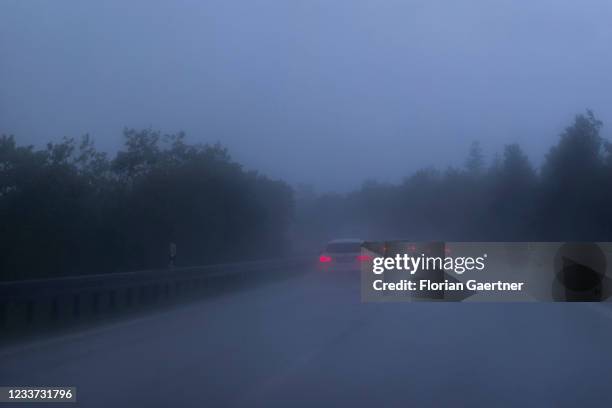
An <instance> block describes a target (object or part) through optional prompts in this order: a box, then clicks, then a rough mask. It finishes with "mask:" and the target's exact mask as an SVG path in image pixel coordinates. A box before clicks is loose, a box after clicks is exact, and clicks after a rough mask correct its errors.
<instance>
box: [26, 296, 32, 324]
mask: <svg viewBox="0 0 612 408" xmlns="http://www.w3.org/2000/svg"><path fill="white" fill-rule="evenodd" d="M33 322H34V301H33V300H31V299H28V301H27V303H26V323H27V324H28V325H30V324H32V323H33Z"/></svg>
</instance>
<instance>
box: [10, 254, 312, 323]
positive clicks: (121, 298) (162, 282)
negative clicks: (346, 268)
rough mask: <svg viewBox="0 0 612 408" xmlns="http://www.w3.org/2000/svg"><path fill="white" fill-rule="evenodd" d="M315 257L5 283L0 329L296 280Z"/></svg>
mask: <svg viewBox="0 0 612 408" xmlns="http://www.w3.org/2000/svg"><path fill="white" fill-rule="evenodd" d="M312 265H314V261H313V257H310V256H309V257H298V258H287V259H277V260H263V261H252V262H243V263H233V264H219V265H207V266H197V267H187V268H172V269H164V270H149V271H137V272H124V273H111V274H102V275H84V276H70V277H62V278H53V279H36V280H27V281H15V282H2V283H0V329H1V330H5V331H23V330H26V331H27V330H28V329H29V328H44V327H49V326H51V327H53V326H60V325H67V324H71V323H78V322H86V321H90V320H95V319H97V318H100V317H103V316H108V315H113V314H118V313H120V312H125V311H129V310H135V309H140V308H142V307H145V306H151V305H163V304H164V303H166V304H167V303H173V302H177V301H181V300H183V299H185V298H197V297H201V296H204V295H206V294H214V293H218V292H220V291H223V290H229V289H232V288H234V287H240V286H244V285H246V284H247V283H249V284H250V283H252V282H254V281H257V280H261V279H267V278H271V277H282V276H291V275H292V274H296V273H299V272H302V271H304V270H307V268H308V267H310V266H312Z"/></svg>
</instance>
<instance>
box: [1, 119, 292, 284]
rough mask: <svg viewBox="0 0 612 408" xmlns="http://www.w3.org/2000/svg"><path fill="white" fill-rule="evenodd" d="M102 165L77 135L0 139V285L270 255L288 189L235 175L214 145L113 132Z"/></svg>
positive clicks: (281, 245) (288, 213) (285, 217)
mask: <svg viewBox="0 0 612 408" xmlns="http://www.w3.org/2000/svg"><path fill="white" fill-rule="evenodd" d="M124 136H125V145H124V147H123V149H122V150H120V151H119V152H118V153H117V154H116V155H115V156H114V157H113V158H109V157H108V156H107V155H106V154H104V153H101V152H99V151H97V150H96V149H95V148H94V146H93V144H92V142H91V140H90V139H89V137H84V138H83V139H82V140H74V139H65V140H64V141H62V142H61V143H57V144H53V143H50V144H48V145H47V147H46V148H45V149H40V150H36V149H34V148H33V147H31V146H28V147H23V146H18V145H17V143H16V142H15V139H14V137H12V136H2V137H1V138H0V248H1V251H0V271H1V274H0V279H4V280H6V279H22V278H33V277H46V276H58V275H69V274H85V273H107V272H115V271H127V270H139V269H148V268H159V267H165V266H166V265H167V263H168V252H169V244H170V242H175V243H176V245H177V263H178V264H179V265H197V264H207V263H216V262H225V261H236V260H242V259H254V258H265V257H276V256H279V255H280V254H283V253H285V252H286V251H287V250H288V249H289V247H288V242H289V241H288V239H287V231H288V228H289V223H290V222H291V219H292V214H293V205H294V204H293V195H292V190H291V188H290V187H289V186H287V185H286V184H285V183H283V182H279V181H272V180H270V179H268V178H266V177H263V176H261V175H259V174H257V173H255V172H246V171H245V170H243V169H242V168H241V166H240V165H239V164H237V163H235V162H233V161H232V160H231V158H230V156H229V155H228V152H227V151H226V150H225V149H224V148H222V147H221V146H219V145H191V144H187V143H186V142H185V138H184V135H183V134H182V133H179V134H172V135H162V134H160V133H159V132H155V131H151V130H140V131H137V130H131V129H127V130H125V132H124Z"/></svg>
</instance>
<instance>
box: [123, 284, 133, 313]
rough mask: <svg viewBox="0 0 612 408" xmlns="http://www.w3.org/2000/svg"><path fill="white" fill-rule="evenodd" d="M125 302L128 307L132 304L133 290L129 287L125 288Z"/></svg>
mask: <svg viewBox="0 0 612 408" xmlns="http://www.w3.org/2000/svg"><path fill="white" fill-rule="evenodd" d="M125 303H126V305H127V307H128V308H130V307H132V306H134V291H133V289H132V288H131V287H129V288H127V290H126V293H125Z"/></svg>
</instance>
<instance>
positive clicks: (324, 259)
mask: <svg viewBox="0 0 612 408" xmlns="http://www.w3.org/2000/svg"><path fill="white" fill-rule="evenodd" d="M319 262H331V256H329V255H321V256H319Z"/></svg>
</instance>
